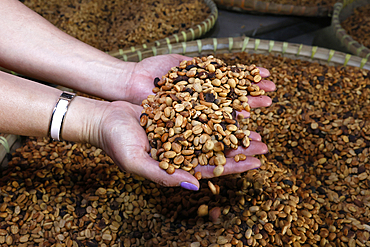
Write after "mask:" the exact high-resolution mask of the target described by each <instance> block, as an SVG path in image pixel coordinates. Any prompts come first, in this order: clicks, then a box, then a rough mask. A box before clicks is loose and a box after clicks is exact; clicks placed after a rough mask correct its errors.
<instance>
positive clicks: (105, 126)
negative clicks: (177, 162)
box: [90, 69, 275, 190]
mask: <svg viewBox="0 0 370 247" xmlns="http://www.w3.org/2000/svg"><path fill="white" fill-rule="evenodd" d="M261 71H262V72H261V74H263V75H264V76H268V71H267V70H264V69H261ZM260 87H261V88H262V89H264V90H265V91H273V90H275V85H274V84H273V83H272V82H269V81H264V82H262V83H261V84H260ZM249 102H250V106H251V107H252V108H257V107H265V106H269V105H270V104H271V99H270V98H269V97H267V96H261V97H253V98H252V97H251V98H250V101H249ZM106 104H108V105H107V107H106V109H105V110H104V114H103V116H102V117H101V120H100V123H99V128H98V129H99V131H98V135H97V138H92V139H91V138H90V141H91V143H92V144H94V145H97V146H99V147H101V148H102V149H103V150H105V151H106V152H107V154H108V155H109V156H110V157H111V158H112V159H113V160H114V162H115V163H116V164H117V165H118V166H119V167H120V168H121V169H123V170H125V171H127V172H130V173H135V174H138V175H140V176H142V177H145V178H147V179H149V180H152V181H154V182H156V183H158V184H161V185H163V186H183V187H185V188H187V189H191V190H197V189H198V188H199V181H198V180H197V179H196V178H195V177H194V176H192V175H191V174H190V173H189V172H186V171H184V170H182V169H177V170H176V171H175V173H174V174H172V175H169V174H167V172H166V171H164V170H162V169H161V168H160V167H159V162H158V161H156V160H154V159H152V158H151V157H150V155H149V152H150V146H149V142H148V138H147V135H146V133H145V130H144V129H143V128H142V127H141V126H140V123H139V122H140V115H141V111H142V107H141V106H137V105H134V104H130V103H128V102H122V101H116V102H111V103H108V102H106ZM243 115H247V114H243ZM250 137H251V139H252V141H251V144H250V146H249V147H248V148H243V147H239V148H238V149H237V150H228V151H227V152H226V157H227V163H226V165H225V166H224V168H225V170H224V173H223V175H226V174H232V173H242V172H245V171H247V170H250V169H254V168H258V167H259V166H260V161H259V160H258V159H257V158H255V157H252V156H253V155H258V154H264V153H266V152H267V151H268V149H267V146H266V145H265V144H264V143H262V142H261V136H260V135H259V134H257V133H255V132H251V135H250ZM94 140H95V141H94ZM239 153H243V154H245V155H246V156H247V159H246V160H244V161H239V162H235V161H234V159H233V157H234V156H235V154H239ZM213 168H214V166H209V165H207V166H200V165H198V166H197V167H196V168H195V171H200V172H201V173H202V177H203V178H211V177H213V176H214V175H213Z"/></svg>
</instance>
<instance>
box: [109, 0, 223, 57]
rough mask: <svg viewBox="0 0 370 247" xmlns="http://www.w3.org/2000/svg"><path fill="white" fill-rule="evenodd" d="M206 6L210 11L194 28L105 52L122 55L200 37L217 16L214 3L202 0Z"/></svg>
mask: <svg viewBox="0 0 370 247" xmlns="http://www.w3.org/2000/svg"><path fill="white" fill-rule="evenodd" d="M204 1H205V3H206V4H207V6H208V7H209V8H210V9H211V13H210V14H209V16H208V17H207V18H206V19H205V20H204V21H202V22H201V23H200V24H198V25H197V26H195V28H189V29H188V30H186V31H182V32H181V33H180V34H174V35H171V36H169V37H166V38H163V39H160V40H157V41H154V42H151V43H148V44H143V45H138V46H132V47H130V48H128V49H119V50H118V51H109V52H107V53H108V54H109V55H111V56H114V57H116V56H119V55H120V56H122V55H123V54H126V53H130V52H136V51H140V50H145V49H148V48H150V47H159V46H162V45H165V44H172V43H179V42H186V41H190V40H195V39H198V38H200V37H202V36H203V35H204V34H206V33H207V32H208V31H209V30H211V29H212V28H213V26H214V25H215V23H216V20H217V18H218V9H217V6H216V4H215V3H214V2H213V1H212V0H204Z"/></svg>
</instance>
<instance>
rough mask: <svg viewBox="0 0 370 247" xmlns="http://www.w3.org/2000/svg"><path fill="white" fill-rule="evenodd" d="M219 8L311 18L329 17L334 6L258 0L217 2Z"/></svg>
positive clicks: (217, 0)
mask: <svg viewBox="0 0 370 247" xmlns="http://www.w3.org/2000/svg"><path fill="white" fill-rule="evenodd" d="M215 3H216V4H217V6H218V7H219V8H222V9H228V10H233V11H238V12H250V13H259V14H276V15H294V16H310V17H327V16H330V15H331V13H332V11H333V6H312V7H309V6H297V5H290V4H278V3H270V2H268V1H258V0H252V1H247V0H215Z"/></svg>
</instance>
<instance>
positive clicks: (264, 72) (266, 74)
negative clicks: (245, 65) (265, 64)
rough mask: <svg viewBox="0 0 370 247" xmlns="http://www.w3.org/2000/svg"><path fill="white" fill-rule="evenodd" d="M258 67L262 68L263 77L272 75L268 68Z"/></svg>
mask: <svg viewBox="0 0 370 247" xmlns="http://www.w3.org/2000/svg"><path fill="white" fill-rule="evenodd" d="M258 69H259V70H260V75H261V77H269V76H270V75H271V74H270V71H269V70H268V69H265V68H262V67H258Z"/></svg>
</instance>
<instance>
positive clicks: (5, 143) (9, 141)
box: [0, 133, 20, 168]
mask: <svg viewBox="0 0 370 247" xmlns="http://www.w3.org/2000/svg"><path fill="white" fill-rule="evenodd" d="M19 139H20V136H18V135H12V134H1V133H0V168H1V167H2V165H3V163H4V161H5V159H6V155H7V154H9V153H11V151H12V147H13V145H14V144H15V143H16V142H17V141H19Z"/></svg>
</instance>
